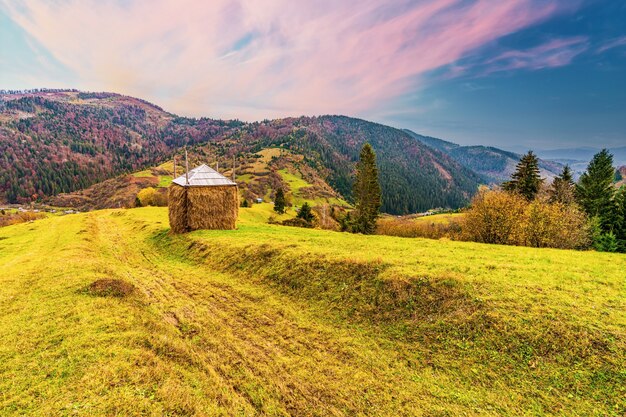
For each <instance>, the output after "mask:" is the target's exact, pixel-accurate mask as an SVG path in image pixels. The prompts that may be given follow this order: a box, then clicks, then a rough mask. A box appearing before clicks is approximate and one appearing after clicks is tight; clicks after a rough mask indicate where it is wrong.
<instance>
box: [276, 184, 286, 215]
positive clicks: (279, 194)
mask: <svg viewBox="0 0 626 417" xmlns="http://www.w3.org/2000/svg"><path fill="white" fill-rule="evenodd" d="M274 211H275V212H276V213H278V214H283V213H284V212H285V192H284V191H283V189H282V188H279V189H278V190H276V196H275V197H274Z"/></svg>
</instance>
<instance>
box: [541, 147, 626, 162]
mask: <svg viewBox="0 0 626 417" xmlns="http://www.w3.org/2000/svg"><path fill="white" fill-rule="evenodd" d="M601 150H602V149H600V148H593V147H581V148H569V149H551V150H544V151H538V152H537V154H538V155H539V156H541V157H542V158H549V159H563V160H567V159H569V160H574V161H581V162H589V161H590V160H591V158H593V156H594V155H595V154H597V153H598V152H600V151H601ZM609 152H611V153H612V154H613V161H614V162H615V164H616V165H626V146H621V147H617V148H609Z"/></svg>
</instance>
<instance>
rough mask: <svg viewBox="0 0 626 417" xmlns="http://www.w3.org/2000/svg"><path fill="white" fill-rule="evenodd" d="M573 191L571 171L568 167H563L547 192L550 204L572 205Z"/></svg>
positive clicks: (573, 184) (573, 199)
mask: <svg viewBox="0 0 626 417" xmlns="http://www.w3.org/2000/svg"><path fill="white" fill-rule="evenodd" d="M574 191H575V183H574V176H573V173H572V170H571V169H570V167H569V165H565V167H564V168H563V171H562V172H561V174H560V175H559V176H558V177H556V178H555V179H554V181H552V186H551V187H550V189H549V190H548V194H549V195H550V202H551V203H561V204H572V203H573V202H574V201H575V196H574Z"/></svg>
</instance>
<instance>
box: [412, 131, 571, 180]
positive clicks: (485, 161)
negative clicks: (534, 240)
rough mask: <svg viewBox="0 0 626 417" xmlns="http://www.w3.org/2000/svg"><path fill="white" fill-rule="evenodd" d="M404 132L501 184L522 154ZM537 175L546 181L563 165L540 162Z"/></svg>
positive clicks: (548, 161)
mask: <svg viewBox="0 0 626 417" xmlns="http://www.w3.org/2000/svg"><path fill="white" fill-rule="evenodd" d="M404 131H405V132H407V133H408V134H410V135H411V136H412V137H413V138H415V139H417V140H419V141H420V142H422V143H424V144H426V145H428V146H430V147H432V148H434V149H437V150H439V151H441V152H443V153H445V154H447V155H448V156H450V157H451V158H452V159H454V160H455V161H457V162H459V163H460V164H461V165H463V166H464V167H466V168H468V169H470V170H472V171H474V172H476V173H478V174H480V175H481V176H482V177H483V179H484V180H485V181H486V182H488V183H493V184H500V183H502V182H504V181H507V180H509V179H510V178H511V174H512V173H513V172H515V166H516V165H517V162H518V161H519V160H520V158H521V155H519V154H516V153H514V152H509V151H504V150H502V149H498V148H494V147H492V146H461V145H458V144H456V143H452V142H448V141H445V140H441V139H436V138H431V137H428V136H422V135H418V134H417V133H415V132H412V131H410V130H407V129H405V130H404ZM539 168H540V171H541V173H540V175H541V176H542V177H543V178H547V179H548V180H549V181H550V180H552V179H553V178H554V177H555V176H557V175H559V174H560V173H561V171H562V170H563V165H562V164H560V163H559V162H555V161H550V160H540V161H539Z"/></svg>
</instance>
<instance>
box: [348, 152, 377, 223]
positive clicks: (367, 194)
mask: <svg viewBox="0 0 626 417" xmlns="http://www.w3.org/2000/svg"><path fill="white" fill-rule="evenodd" d="M353 195H354V201H355V208H356V209H355V212H354V217H353V218H352V225H351V229H352V230H351V231H352V232H354V233H364V234H372V233H374V232H375V231H376V219H377V218H378V216H379V214H380V206H381V204H382V200H381V190H380V184H379V182H378V167H377V166H376V154H375V153H374V150H373V149H372V146H371V145H370V144H369V143H366V144H365V145H363V148H362V149H361V154H360V156H359V162H358V164H357V167H356V180H355V182H354V189H353Z"/></svg>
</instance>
